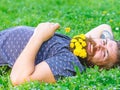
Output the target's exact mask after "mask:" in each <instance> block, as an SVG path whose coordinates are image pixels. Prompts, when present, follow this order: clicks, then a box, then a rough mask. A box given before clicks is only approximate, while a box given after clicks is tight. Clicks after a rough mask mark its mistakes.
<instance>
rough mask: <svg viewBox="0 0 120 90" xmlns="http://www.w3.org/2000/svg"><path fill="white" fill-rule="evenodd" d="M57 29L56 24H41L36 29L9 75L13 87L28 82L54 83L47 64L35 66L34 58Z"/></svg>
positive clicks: (57, 25) (42, 63)
mask: <svg viewBox="0 0 120 90" xmlns="http://www.w3.org/2000/svg"><path fill="white" fill-rule="evenodd" d="M58 28H59V24H58V23H41V24H39V25H38V26H37V27H36V29H35V31H34V34H33V35H32V37H31V38H30V40H29V42H28V43H27V45H26V47H25V48H24V50H23V51H22V53H21V54H20V56H19V57H18V58H17V60H16V62H15V64H14V65H13V68H12V71H11V75H10V78H11V81H12V84H13V85H19V84H21V83H24V82H25V81H29V80H39V81H46V82H55V79H54V76H53V74H52V72H51V70H50V68H49V66H48V65H47V63H46V62H41V63H40V64H38V65H36V66H35V57H36V55H37V53H38V50H39V48H40V47H41V45H42V43H43V42H44V41H46V40H48V39H49V38H51V37H52V36H53V35H54V32H55V31H56V29H58Z"/></svg>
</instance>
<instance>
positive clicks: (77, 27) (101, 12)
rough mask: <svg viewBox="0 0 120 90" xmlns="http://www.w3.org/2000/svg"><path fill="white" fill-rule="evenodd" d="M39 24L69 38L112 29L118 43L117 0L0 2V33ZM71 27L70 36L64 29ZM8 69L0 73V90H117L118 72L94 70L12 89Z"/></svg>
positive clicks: (119, 3) (119, 85)
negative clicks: (103, 26) (100, 28)
mask: <svg viewBox="0 0 120 90" xmlns="http://www.w3.org/2000/svg"><path fill="white" fill-rule="evenodd" d="M41 22H58V23H60V25H61V28H60V29H59V30H58V31H57V32H59V33H62V34H65V35H68V36H70V37H72V36H73V35H76V34H78V33H87V32H88V31H89V30H91V29H92V28H94V27H96V26H98V25H100V24H104V23H105V24H109V25H111V27H112V30H113V33H114V36H115V39H117V40H120V0H0V30H4V29H6V28H9V27H13V26H19V25H28V26H34V27H36V26H37V25H38V24H39V23H41ZM66 27H70V28H71V30H70V32H66V31H65V28H66ZM7 70H8V69H7V68H6V67H2V68H1V69H0V89H1V90H10V89H11V90H13V89H15V90H16V89H17V90H28V89H29V90H30V89H31V88H32V89H33V90H38V89H39V90H54V89H56V90H88V89H89V90H113V89H118V88H120V71H119V69H118V68H115V69H112V70H109V71H106V70H103V71H99V70H98V68H97V67H95V68H93V69H89V68H88V69H87V72H85V73H83V74H78V75H77V77H72V78H66V79H64V80H61V81H58V82H57V83H56V84H54V85H53V84H46V83H40V84H39V83H38V82H30V83H27V84H24V85H21V86H18V87H12V85H11V83H10V80H9V72H8V73H5V71H7Z"/></svg>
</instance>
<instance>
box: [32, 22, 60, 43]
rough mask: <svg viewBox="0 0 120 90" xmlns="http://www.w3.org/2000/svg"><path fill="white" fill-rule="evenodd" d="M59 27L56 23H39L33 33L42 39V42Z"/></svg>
mask: <svg viewBox="0 0 120 90" xmlns="http://www.w3.org/2000/svg"><path fill="white" fill-rule="evenodd" d="M59 27H60V25H59V24H58V23H50V22H46V23H40V24H39V25H38V26H37V27H36V29H35V31H34V35H35V36H37V37H38V38H39V39H41V40H43V42H44V41H46V40H48V39H49V38H51V37H52V36H53V35H54V33H55V31H56V30H57V29H58V28H59Z"/></svg>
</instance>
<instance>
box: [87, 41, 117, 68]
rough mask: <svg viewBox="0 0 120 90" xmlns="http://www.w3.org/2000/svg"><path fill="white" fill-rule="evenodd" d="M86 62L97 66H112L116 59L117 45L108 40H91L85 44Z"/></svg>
mask: <svg viewBox="0 0 120 90" xmlns="http://www.w3.org/2000/svg"><path fill="white" fill-rule="evenodd" d="M87 53H88V62H91V63H93V64H94V65H98V66H106V65H109V66H111V64H114V63H115V62H116V58H117V43H116V42H115V41H112V40H110V39H93V42H90V41H88V42H87Z"/></svg>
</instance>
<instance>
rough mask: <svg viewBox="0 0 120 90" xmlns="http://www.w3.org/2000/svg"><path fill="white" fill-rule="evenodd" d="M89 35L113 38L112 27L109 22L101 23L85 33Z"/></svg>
mask: <svg viewBox="0 0 120 90" xmlns="http://www.w3.org/2000/svg"><path fill="white" fill-rule="evenodd" d="M85 35H86V36H87V37H91V38H109V39H113V33H112V29H111V27H110V26H109V25H107V24H102V25H99V26H98V27H96V28H93V29H92V30H90V31H89V32H88V33H86V34H85Z"/></svg>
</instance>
